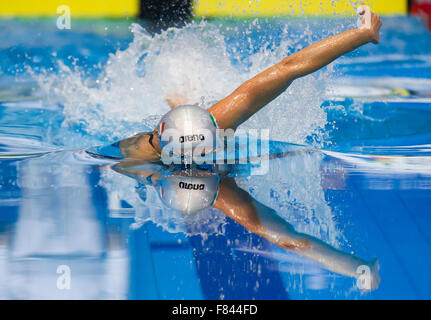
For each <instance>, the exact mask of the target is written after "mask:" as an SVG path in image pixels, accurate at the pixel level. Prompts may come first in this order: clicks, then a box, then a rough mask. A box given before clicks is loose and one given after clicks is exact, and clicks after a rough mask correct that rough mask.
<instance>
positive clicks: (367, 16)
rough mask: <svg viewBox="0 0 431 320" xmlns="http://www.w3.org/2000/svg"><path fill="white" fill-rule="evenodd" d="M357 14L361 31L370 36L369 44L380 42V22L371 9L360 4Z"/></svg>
mask: <svg viewBox="0 0 431 320" xmlns="http://www.w3.org/2000/svg"><path fill="white" fill-rule="evenodd" d="M358 14H359V16H360V18H361V27H360V28H361V29H363V30H366V31H367V33H369V35H370V42H372V43H374V44H377V43H379V42H380V27H381V26H382V21H381V20H380V17H379V16H378V15H377V14H375V13H374V12H372V11H371V9H370V8H369V7H368V6H367V5H364V4H362V5H361V6H360V7H359V8H358Z"/></svg>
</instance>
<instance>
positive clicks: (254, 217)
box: [213, 178, 380, 289]
mask: <svg viewBox="0 0 431 320" xmlns="http://www.w3.org/2000/svg"><path fill="white" fill-rule="evenodd" d="M213 206H214V207H215V208H217V209H219V210H221V211H222V212H224V213H225V214H226V215H227V216H228V217H230V218H232V219H233V220H235V221H236V222H238V223H240V224H241V225H243V226H244V227H245V228H246V229H248V230H249V231H251V232H253V233H256V234H258V235H260V236H262V237H264V238H266V239H268V240H269V241H271V242H272V243H274V244H276V245H278V246H280V247H282V248H284V249H286V250H290V251H293V252H296V253H297V254H299V255H301V256H304V257H306V258H309V259H312V260H314V261H316V262H318V263H320V264H322V265H324V266H325V267H326V268H327V269H329V270H331V271H333V272H336V273H339V274H343V275H346V276H350V277H358V276H360V275H361V273H357V272H356V271H357V268H358V267H359V266H362V265H364V266H367V267H369V268H370V271H371V282H372V283H371V286H372V287H371V289H373V288H376V287H377V286H378V284H379V281H380V279H379V275H378V270H377V268H378V263H377V261H376V260H374V261H371V262H366V261H364V260H362V259H359V258H357V257H355V256H352V255H350V254H346V253H344V252H342V251H340V250H337V249H335V248H333V247H331V246H329V245H327V244H326V243H324V242H323V241H321V240H319V239H316V238H313V237H311V236H309V235H306V234H302V233H298V232H296V231H295V230H294V229H293V227H292V226H291V225H290V224H289V223H287V222H286V221H285V220H284V219H282V218H281V217H280V216H279V215H278V214H277V213H276V212H275V211H274V210H273V209H271V208H268V207H266V206H265V205H263V204H261V203H260V202H258V201H256V200H254V199H253V198H252V197H251V196H250V195H249V194H248V193H247V192H246V191H244V190H242V189H241V188H239V187H238V186H237V185H236V183H235V180H234V179H233V178H223V179H222V181H221V182H220V187H219V193H218V196H217V200H216V201H215V203H214V205H213Z"/></svg>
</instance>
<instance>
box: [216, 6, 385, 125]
mask: <svg viewBox="0 0 431 320" xmlns="http://www.w3.org/2000/svg"><path fill="white" fill-rule="evenodd" d="M361 10H362V12H361V13H360V14H361V16H362V26H361V27H360V28H358V29H352V30H348V31H345V32H343V33H340V34H338V35H335V36H332V37H329V38H327V39H325V40H322V41H320V42H317V43H314V44H312V45H310V46H309V47H306V48H304V49H303V50H301V51H299V52H296V53H294V54H292V55H290V56H288V57H286V58H284V59H283V60H282V61H281V62H279V63H277V64H276V65H274V66H272V67H270V68H269V69H267V70H265V71H263V72H262V73H260V74H258V75H257V76H255V77H254V78H252V79H250V80H248V81H246V82H245V83H243V84H242V85H241V86H240V87H239V88H237V89H236V90H235V91H234V92H233V93H232V94H230V95H229V96H228V97H226V98H225V99H223V100H221V101H219V102H218V103H216V104H215V105H213V106H212V107H211V108H209V109H208V111H209V112H211V113H212V114H213V116H214V117H215V118H216V120H217V123H218V125H219V127H220V128H221V129H227V128H232V129H236V128H237V127H238V126H239V125H240V124H241V123H243V122H244V121H246V120H247V119H248V118H250V117H251V116H252V115H253V114H255V113H256V112H257V111H259V110H260V109H261V108H262V107H263V106H265V105H266V104H268V103H269V102H271V101H272V100H274V99H275V98H276V97H277V96H278V95H280V94H281V93H282V92H283V91H284V90H286V88H287V87H288V86H289V85H290V84H291V83H292V81H293V80H295V79H297V78H299V77H302V76H305V75H307V74H310V73H312V72H314V71H316V70H318V69H320V68H322V67H324V66H326V65H328V64H329V63H331V62H332V61H334V60H335V59H336V58H338V57H340V56H342V55H343V54H345V53H347V52H350V51H353V50H354V49H356V48H358V47H360V46H362V45H364V44H366V43H369V42H373V43H378V42H379V41H380V37H379V30H380V26H381V24H382V22H381V20H380V17H379V16H378V15H376V14H374V13H373V12H371V10H370V9H369V8H368V7H367V6H362V8H361Z"/></svg>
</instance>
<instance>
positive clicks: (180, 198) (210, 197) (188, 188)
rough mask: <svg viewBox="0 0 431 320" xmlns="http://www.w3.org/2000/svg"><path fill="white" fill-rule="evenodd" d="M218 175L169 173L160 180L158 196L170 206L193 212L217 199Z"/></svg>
mask: <svg viewBox="0 0 431 320" xmlns="http://www.w3.org/2000/svg"><path fill="white" fill-rule="evenodd" d="M218 185H219V177H218V176H217V175H211V176H207V177H193V176H181V175H171V176H167V177H166V179H165V178H164V179H163V180H161V181H160V189H159V191H160V197H161V199H162V201H163V202H164V203H165V204H166V205H167V206H168V207H170V208H173V209H177V210H179V211H182V212H184V213H194V212H197V211H200V210H202V209H205V208H208V207H210V206H212V205H213V203H214V202H215V200H216V199H217V194H218Z"/></svg>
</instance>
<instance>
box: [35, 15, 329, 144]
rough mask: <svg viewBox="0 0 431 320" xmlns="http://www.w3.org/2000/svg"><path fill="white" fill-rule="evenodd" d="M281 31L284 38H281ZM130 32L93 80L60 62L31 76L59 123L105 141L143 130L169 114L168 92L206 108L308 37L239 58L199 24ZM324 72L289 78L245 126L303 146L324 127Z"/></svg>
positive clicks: (214, 29) (211, 28)
mask: <svg viewBox="0 0 431 320" xmlns="http://www.w3.org/2000/svg"><path fill="white" fill-rule="evenodd" d="M254 28H257V29H258V28H260V26H259V23H257V22H256V21H254V22H253V23H252V24H250V26H249V29H247V30H248V31H247V32H245V33H244V35H246V36H248V37H251V34H252V31H253V30H254ZM285 28H286V30H284V33H283V34H288V33H287V27H285ZM130 30H131V32H132V33H133V36H134V38H133V41H132V42H131V43H130V45H129V47H128V48H127V49H125V50H118V51H117V52H116V53H115V54H111V55H110V57H109V59H108V61H107V63H106V65H105V66H104V68H103V72H101V74H99V76H98V78H97V79H96V80H90V79H88V77H86V76H85V75H84V72H83V71H82V70H79V69H78V68H73V69H71V68H69V67H67V66H65V65H64V64H63V63H61V62H59V72H57V73H46V72H45V73H43V74H39V75H35V78H36V79H37V81H38V83H39V85H40V87H41V88H42V90H43V92H44V93H45V94H46V95H47V96H48V97H50V98H51V99H56V101H58V100H59V101H60V102H61V104H62V105H63V106H64V116H65V122H64V125H65V126H73V125H78V126H79V127H80V128H81V130H84V131H85V132H87V133H88V134H89V135H94V136H100V137H104V140H106V142H109V141H112V140H114V139H118V138H124V137H127V136H130V135H132V134H134V133H136V132H137V131H141V130H145V129H149V126H150V125H152V124H153V122H154V121H151V119H154V118H155V119H157V116H160V115H163V114H164V113H166V112H167V111H168V110H169V106H168V104H167V103H166V98H167V97H168V96H169V95H173V94H182V95H185V96H186V97H187V100H188V101H187V102H189V103H196V102H199V103H202V104H203V105H204V106H205V107H208V106H210V105H211V104H212V103H214V102H215V101H217V100H220V99H222V98H223V97H225V96H227V95H228V94H229V93H231V92H232V91H233V90H234V89H235V88H236V87H238V86H239V85H240V84H241V83H243V82H244V81H246V80H247V79H249V78H251V77H253V76H255V75H256V74H257V73H259V72H260V71H263V70H264V69H265V68H267V67H269V66H271V65H273V64H275V63H277V62H279V61H280V60H281V59H282V58H283V57H285V56H287V55H288V54H289V53H290V50H292V49H289V48H294V49H295V50H297V49H298V48H301V46H302V45H299V42H300V41H303V40H304V37H306V36H307V32H306V31H307V30H305V31H304V35H303V36H302V37H299V38H293V37H292V38H287V39H282V40H281V43H280V44H279V45H275V42H276V41H275V40H273V41H274V43H272V44H268V43H265V44H264V45H262V48H261V49H260V50H259V51H258V52H257V53H255V54H253V55H251V56H250V55H249V56H246V57H243V56H244V55H243V56H241V54H240V52H238V50H236V49H235V48H234V49H232V50H230V51H229V50H228V45H227V43H226V41H225V36H224V35H223V32H222V30H221V29H220V28H219V26H216V25H214V24H212V23H209V22H206V21H202V22H199V23H198V22H192V23H190V24H188V25H186V26H185V27H182V28H170V29H168V30H165V31H163V32H161V33H160V34H155V35H150V34H148V33H147V32H146V31H145V30H144V29H143V28H142V27H141V26H140V25H138V24H132V25H131V27H130ZM283 37H286V36H285V35H284V36H283ZM310 42H311V40H310ZM250 43H251V42H250ZM230 45H232V44H230ZM250 46H251V44H250ZM232 52H233V53H232ZM235 61H236V62H238V61H239V63H236V65H235ZM238 65H240V66H244V65H248V66H249V67H247V68H242V67H238ZM331 73H332V71H331V69H330V68H328V69H327V70H326V71H321V72H318V73H316V74H314V75H311V76H307V77H305V78H303V79H300V80H297V81H295V82H294V83H293V84H292V85H291V87H290V88H289V89H288V90H287V91H286V92H285V93H283V94H282V95H281V96H280V97H278V98H277V99H276V100H275V101H273V102H272V103H270V104H269V105H268V106H267V107H265V109H264V110H262V111H260V112H259V113H258V114H256V115H255V116H253V117H252V118H251V119H250V120H249V121H247V122H246V123H245V124H244V126H245V127H248V128H271V134H270V135H271V138H272V139H274V140H283V141H288V142H294V143H304V142H305V141H306V138H307V137H308V136H310V135H313V134H315V133H316V132H318V130H319V129H320V128H322V127H323V126H324V125H325V123H326V114H325V112H324V110H322V109H321V108H320V105H321V103H322V102H323V99H324V92H325V88H326V84H327V83H328V81H329V80H328V79H329V78H330V74H331ZM144 119H150V120H149V121H146V122H143V120H144Z"/></svg>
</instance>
